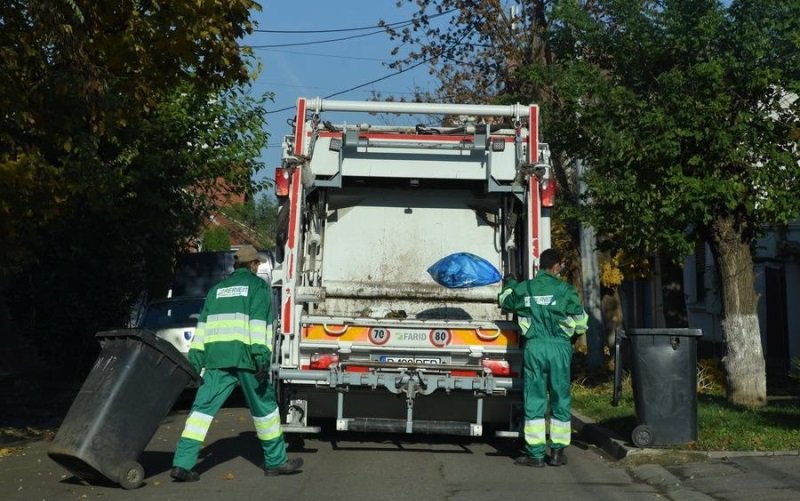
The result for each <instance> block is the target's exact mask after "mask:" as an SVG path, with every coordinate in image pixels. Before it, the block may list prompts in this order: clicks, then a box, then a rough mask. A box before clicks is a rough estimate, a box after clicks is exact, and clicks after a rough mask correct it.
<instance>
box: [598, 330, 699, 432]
mask: <svg viewBox="0 0 800 501" xmlns="http://www.w3.org/2000/svg"><path fill="white" fill-rule="evenodd" d="M702 335H703V333H702V331H701V330H700V329H630V330H627V331H620V332H618V333H617V342H616V357H617V362H616V364H615V365H616V368H617V370H616V372H615V378H614V379H615V382H614V403H615V404H616V402H617V401H618V399H619V389H620V385H621V376H622V370H621V367H622V365H623V364H622V359H623V357H622V356H621V352H622V350H623V348H624V349H626V350H627V355H628V357H625V358H628V359H629V363H630V369H631V385H632V386H633V400H634V406H635V409H636V418H637V422H638V426H636V428H634V430H633V433H632V436H631V439H632V442H633V444H634V445H636V446H637V447H659V446H669V445H679V444H685V443H688V442H692V441H695V440H697V341H698V340H699V339H700V337H702Z"/></svg>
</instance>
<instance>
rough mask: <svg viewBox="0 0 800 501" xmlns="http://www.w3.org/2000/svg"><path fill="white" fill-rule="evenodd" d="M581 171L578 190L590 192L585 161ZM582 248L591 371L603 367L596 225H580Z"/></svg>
mask: <svg viewBox="0 0 800 501" xmlns="http://www.w3.org/2000/svg"><path fill="white" fill-rule="evenodd" d="M576 164H577V171H578V191H579V192H580V194H581V195H583V194H584V193H585V192H586V182H585V181H584V180H583V173H584V172H585V167H584V165H583V161H582V160H580V159H578V160H577V161H576ZM580 240H581V245H580V251H581V285H582V287H583V304H584V308H585V309H586V313H587V314H588V315H589V331H588V332H587V333H586V349H587V357H586V365H587V366H588V368H589V370H599V369H600V368H602V367H603V343H604V339H603V312H602V310H601V308H600V302H601V298H600V272H599V269H598V266H597V251H596V247H597V237H596V235H595V232H594V228H592V227H591V226H589V225H588V224H585V223H581V224H580Z"/></svg>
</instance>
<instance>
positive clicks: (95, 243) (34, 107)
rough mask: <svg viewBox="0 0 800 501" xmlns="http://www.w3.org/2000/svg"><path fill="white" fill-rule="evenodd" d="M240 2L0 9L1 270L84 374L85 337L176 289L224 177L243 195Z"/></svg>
mask: <svg viewBox="0 0 800 501" xmlns="http://www.w3.org/2000/svg"><path fill="white" fill-rule="evenodd" d="M256 6H257V5H256V4H254V3H253V2H251V1H249V0H233V1H230V2H188V1H175V2H166V3H164V2H158V3H157V2H149V1H137V2H121V3H120V2H107V1H103V2H90V1H78V0H75V1H69V2H60V3H52V2H38V1H35V0H29V1H25V0H11V1H8V2H3V3H2V4H0V231H3V234H4V245H3V247H1V248H0V280H2V281H3V283H4V284H10V285H9V286H8V287H7V290H8V291H13V294H10V293H9V294H7V295H6V297H5V298H0V299H4V300H5V301H6V302H7V304H9V306H10V307H9V311H10V315H12V316H13V322H12V325H14V327H15V330H16V331H18V333H21V334H22V336H21V337H23V338H25V339H29V340H34V341H35V342H36V344H37V346H38V348H39V351H40V354H41V355H43V356H44V357H46V359H47V362H48V367H50V368H53V369H54V370H57V369H60V368H68V369H71V370H72V371H73V372H70V373H64V374H62V375H63V377H65V378H69V377H80V375H81V371H83V370H85V369H86V368H88V367H89V366H90V364H91V363H92V362H93V357H92V356H91V355H92V354H93V353H94V352H95V351H96V348H97V346H96V343H95V342H94V339H93V334H94V333H95V332H97V331H99V330H104V329H109V328H115V327H119V326H120V325H123V324H124V321H125V319H126V317H127V316H128V314H129V312H130V309H131V306H132V304H133V303H134V302H135V301H136V300H137V298H139V297H140V296H141V294H142V292H143V291H148V292H150V293H151V294H156V295H158V294H160V293H163V291H165V290H166V288H167V287H168V285H169V278H170V275H171V266H172V262H173V260H174V256H175V253H176V251H177V250H178V249H180V248H183V247H185V245H186V243H187V241H188V239H189V238H190V237H193V236H196V234H197V232H198V231H199V228H200V225H201V223H202V222H203V221H205V220H206V218H207V215H208V211H209V209H210V208H211V207H213V205H214V201H215V200H214V199H215V197H216V196H217V187H218V182H219V180H220V179H223V180H224V182H225V183H226V185H227V186H228V187H229V188H230V189H234V190H241V191H242V192H247V191H252V190H253V189H254V187H253V186H252V183H251V181H250V179H251V175H252V174H253V173H254V171H256V170H257V169H259V168H260V166H261V165H260V163H259V162H258V161H257V158H258V156H259V154H260V151H261V149H262V148H263V146H264V144H265V143H266V134H265V133H264V132H263V125H264V111H265V110H264V106H263V103H264V99H266V96H265V97H251V96H250V93H249V91H250V89H249V88H248V87H247V86H246V83H247V82H248V80H249V79H250V75H251V70H252V66H251V64H250V62H249V59H248V56H247V53H246V52H244V51H242V49H241V48H240V47H239V45H238V42H237V40H238V39H240V38H241V37H242V36H243V35H244V34H246V33H248V32H249V31H250V30H251V28H252V25H251V22H250V20H249V15H250V9H252V8H254V7H256Z"/></svg>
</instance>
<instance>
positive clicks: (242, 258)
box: [233, 245, 267, 263]
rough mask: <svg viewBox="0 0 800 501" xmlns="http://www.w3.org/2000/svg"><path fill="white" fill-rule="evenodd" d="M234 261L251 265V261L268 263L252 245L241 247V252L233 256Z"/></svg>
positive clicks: (238, 251)
mask: <svg viewBox="0 0 800 501" xmlns="http://www.w3.org/2000/svg"><path fill="white" fill-rule="evenodd" d="M233 259H235V260H236V262H237V263H249V262H251V261H260V262H262V263H265V262H267V260H266V259H265V258H264V257H263V256H261V255H260V254H259V253H258V251H257V250H256V248H255V247H253V246H252V245H242V246H241V247H239V250H237V251H236V254H234V255H233Z"/></svg>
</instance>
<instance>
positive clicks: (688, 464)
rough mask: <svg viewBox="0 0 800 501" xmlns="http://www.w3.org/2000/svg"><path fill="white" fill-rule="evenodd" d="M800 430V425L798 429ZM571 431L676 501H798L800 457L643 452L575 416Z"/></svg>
mask: <svg viewBox="0 0 800 501" xmlns="http://www.w3.org/2000/svg"><path fill="white" fill-rule="evenodd" d="M798 426H800V423H799V424H798ZM572 427H573V429H574V430H576V431H577V432H579V433H580V434H581V435H583V437H584V438H586V440H588V441H590V442H591V443H593V444H595V445H596V446H598V447H600V448H601V449H602V450H603V451H605V452H606V453H607V454H608V455H610V456H611V457H613V458H615V459H617V460H619V461H621V462H623V463H624V464H626V467H627V469H628V470H629V471H630V472H631V474H632V475H633V476H634V477H636V478H637V479H639V480H641V481H643V482H646V483H648V484H650V485H652V486H654V487H655V488H657V489H659V490H660V491H661V492H663V493H664V494H665V495H666V496H667V497H669V498H670V499H673V500H675V501H684V500H688V501H695V500H696V501H702V500H715V499H724V500H726V501H728V500H730V501H753V500H758V501H773V500H774V501H779V500H796V499H800V451H798V450H789V451H777V452H776V451H769V452H759V451H743V452H740V451H682V450H676V449H639V448H637V447H633V446H632V445H631V444H630V442H629V441H628V440H625V439H623V438H621V437H619V436H618V435H616V434H615V433H614V432H613V431H611V430H608V429H606V428H603V427H602V426H599V425H597V424H596V423H595V422H594V421H592V420H591V419H589V418H587V417H585V416H582V415H581V414H579V413H577V412H575V411H574V410H573V413H572Z"/></svg>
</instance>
